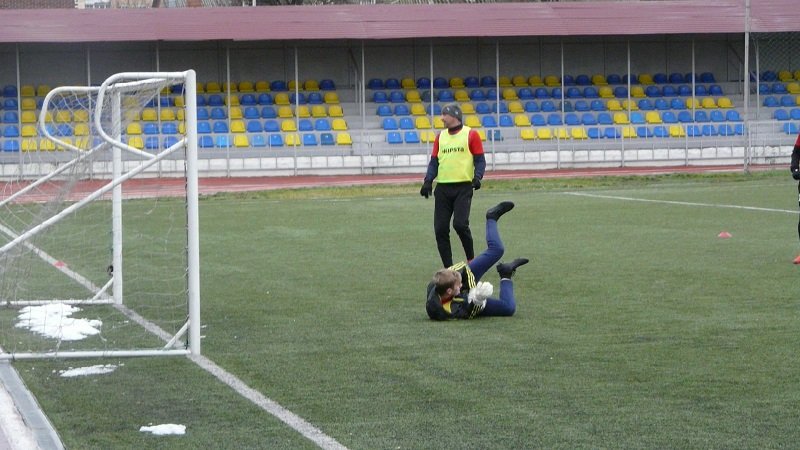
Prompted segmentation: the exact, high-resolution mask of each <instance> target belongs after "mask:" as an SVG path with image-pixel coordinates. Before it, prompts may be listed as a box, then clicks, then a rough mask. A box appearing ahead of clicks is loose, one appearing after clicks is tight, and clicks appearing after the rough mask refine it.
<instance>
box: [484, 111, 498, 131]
mask: <svg viewBox="0 0 800 450" xmlns="http://www.w3.org/2000/svg"><path fill="white" fill-rule="evenodd" d="M481 126H482V127H484V128H496V127H497V120H496V119H495V117H494V116H493V115H491V114H487V115H484V116H481Z"/></svg>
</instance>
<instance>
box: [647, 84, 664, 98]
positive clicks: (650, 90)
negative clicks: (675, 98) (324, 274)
mask: <svg viewBox="0 0 800 450" xmlns="http://www.w3.org/2000/svg"><path fill="white" fill-rule="evenodd" d="M644 95H646V96H648V97H651V98H656V97H661V96H662V95H663V93H662V92H661V88H659V87H658V86H656V85H654V84H651V85H649V86H647V87H646V88H645V89H644Z"/></svg>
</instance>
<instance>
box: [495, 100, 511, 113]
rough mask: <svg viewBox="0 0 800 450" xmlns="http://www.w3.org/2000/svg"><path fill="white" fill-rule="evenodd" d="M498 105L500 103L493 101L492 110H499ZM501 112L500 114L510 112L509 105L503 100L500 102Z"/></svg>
mask: <svg viewBox="0 0 800 450" xmlns="http://www.w3.org/2000/svg"><path fill="white" fill-rule="evenodd" d="M497 105H498V104H497V103H492V112H493V113H496V112H498V111H497V109H498V106H497ZM499 112H500V114H508V105H507V104H505V103H503V102H501V103H500V111H499Z"/></svg>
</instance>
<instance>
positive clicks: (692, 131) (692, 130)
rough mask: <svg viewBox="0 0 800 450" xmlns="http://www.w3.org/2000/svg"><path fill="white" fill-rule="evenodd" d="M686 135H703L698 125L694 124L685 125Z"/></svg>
mask: <svg viewBox="0 0 800 450" xmlns="http://www.w3.org/2000/svg"><path fill="white" fill-rule="evenodd" d="M686 135H687V136H689V137H698V136H702V135H703V130H701V129H700V125H697V124H695V123H693V124H689V125H686Z"/></svg>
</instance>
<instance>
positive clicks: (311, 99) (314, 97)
mask: <svg viewBox="0 0 800 450" xmlns="http://www.w3.org/2000/svg"><path fill="white" fill-rule="evenodd" d="M323 103H325V100H323V98H322V94H321V93H319V92H310V93H309V94H308V104H309V105H321V104H323Z"/></svg>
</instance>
